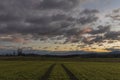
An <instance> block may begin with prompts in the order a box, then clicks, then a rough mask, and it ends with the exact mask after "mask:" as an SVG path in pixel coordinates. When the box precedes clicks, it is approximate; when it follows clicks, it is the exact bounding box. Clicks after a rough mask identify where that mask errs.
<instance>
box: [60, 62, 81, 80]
mask: <svg viewBox="0 0 120 80" xmlns="http://www.w3.org/2000/svg"><path fill="white" fill-rule="evenodd" d="M61 66H62V67H63V69H64V70H65V71H66V73H67V74H68V76H69V77H70V80H79V79H77V78H76V77H75V75H74V74H73V73H72V72H71V71H70V70H68V68H67V67H66V66H65V65H64V64H61Z"/></svg>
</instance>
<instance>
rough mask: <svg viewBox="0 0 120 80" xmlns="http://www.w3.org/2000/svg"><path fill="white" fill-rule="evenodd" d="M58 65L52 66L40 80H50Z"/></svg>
mask: <svg viewBox="0 0 120 80" xmlns="http://www.w3.org/2000/svg"><path fill="white" fill-rule="evenodd" d="M55 65H56V64H52V65H51V66H50V67H49V68H48V70H47V71H46V73H45V74H44V75H43V76H42V77H41V78H40V80H48V77H49V76H50V74H51V72H52V70H53V68H54V67H55Z"/></svg>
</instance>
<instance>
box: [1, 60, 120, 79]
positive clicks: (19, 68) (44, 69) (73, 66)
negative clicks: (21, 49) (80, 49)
mask: <svg viewBox="0 0 120 80" xmlns="http://www.w3.org/2000/svg"><path fill="white" fill-rule="evenodd" d="M86 60H87V59H86ZM96 60H97V59H96ZM117 60H118V59H117ZM0 80H120V63H119V62H110V61H109V62H108V61H107V62H106V61H104V62H103V61H102V62H96V61H95V62H94V61H91V62H87V61H71V60H70V61H65V60H64V61H63V60H61V61H60V60H56V61H55V60H53V61H49V60H48V61H47V60H45V61H44V60H43V61H42V60H33V61H25V60H23V61H22V60H16V61H13V60H12V61H10V60H9V61H7V60H6V61H5V60H1V61H0Z"/></svg>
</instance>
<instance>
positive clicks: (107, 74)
mask: <svg viewBox="0 0 120 80" xmlns="http://www.w3.org/2000/svg"><path fill="white" fill-rule="evenodd" d="M65 66H67V68H68V69H69V70H71V71H72V73H73V74H74V75H76V77H77V78H78V79H79V80H120V63H104V62H80V63H65Z"/></svg>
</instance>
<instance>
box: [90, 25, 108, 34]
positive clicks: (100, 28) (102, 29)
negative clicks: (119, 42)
mask: <svg viewBox="0 0 120 80" xmlns="http://www.w3.org/2000/svg"><path fill="white" fill-rule="evenodd" d="M109 31H110V26H102V25H100V26H98V27H97V29H93V30H92V31H91V32H90V34H100V33H105V32H109Z"/></svg>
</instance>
